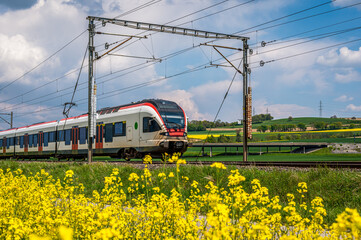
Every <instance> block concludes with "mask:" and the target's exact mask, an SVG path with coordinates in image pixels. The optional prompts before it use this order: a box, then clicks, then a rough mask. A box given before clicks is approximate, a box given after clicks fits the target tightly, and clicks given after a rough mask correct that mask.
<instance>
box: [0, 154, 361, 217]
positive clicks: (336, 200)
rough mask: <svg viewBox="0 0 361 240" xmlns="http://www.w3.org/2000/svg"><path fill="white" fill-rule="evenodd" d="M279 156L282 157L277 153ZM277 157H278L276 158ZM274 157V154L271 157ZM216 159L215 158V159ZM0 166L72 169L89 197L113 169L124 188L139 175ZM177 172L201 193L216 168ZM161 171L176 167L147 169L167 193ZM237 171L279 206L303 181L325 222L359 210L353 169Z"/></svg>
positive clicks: (360, 187)
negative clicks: (323, 209)
mask: <svg viewBox="0 0 361 240" xmlns="http://www.w3.org/2000/svg"><path fill="white" fill-rule="evenodd" d="M279 156H282V154H281V155H279ZM279 156H278V157H279ZM274 157H275V156H274ZM218 160H219V159H218ZM0 168H1V169H3V170H5V171H6V169H8V168H9V169H11V170H16V169H18V168H20V169H22V170H23V171H24V174H25V175H27V176H29V175H31V173H35V172H38V171H40V170H41V169H45V170H46V171H47V172H49V173H50V174H51V175H52V176H53V177H54V178H55V179H57V178H60V179H63V178H64V176H65V171H66V170H69V169H71V170H73V171H74V177H75V178H76V180H75V182H76V183H80V182H81V183H83V184H84V186H85V194H86V195H87V196H90V195H91V194H92V191H93V190H97V191H100V190H101V189H102V188H103V186H104V184H103V181H104V177H106V176H109V175H110V173H111V171H112V169H113V168H118V169H119V170H120V177H121V178H122V182H123V184H124V189H127V187H128V186H129V185H130V183H129V181H128V180H127V179H128V176H129V174H130V173H132V172H135V173H137V174H138V175H140V174H142V170H141V169H136V168H132V167H130V166H119V165H114V164H100V163H97V164H91V165H87V164H79V163H75V164H73V163H72V164H70V163H57V164H54V163H53V164H50V163H22V162H12V161H0ZM235 168H236V167H235V166H228V167H227V170H224V171H221V174H219V175H218V176H219V179H218V180H219V181H220V186H221V187H225V188H226V187H227V181H226V180H227V176H228V175H229V172H230V170H232V169H235ZM180 170H181V171H180V174H181V175H183V176H188V177H189V179H190V180H189V181H188V182H186V183H184V182H182V183H181V186H182V193H183V194H184V195H185V196H188V195H189V193H190V183H191V182H192V181H193V180H195V181H197V182H199V183H200V185H201V186H203V187H201V188H200V189H201V192H205V191H206V189H205V188H204V186H205V184H207V182H208V181H210V180H214V179H216V175H217V174H216V169H214V168H211V167H209V166H191V165H189V166H188V165H186V166H181V168H180ZM162 171H164V172H165V173H166V174H167V175H168V174H169V173H170V172H171V171H173V172H175V171H176V169H175V167H174V165H173V166H167V167H165V169H163V168H158V169H154V170H151V173H152V178H153V184H154V187H155V186H159V187H160V189H161V192H162V193H164V194H168V195H169V194H170V192H171V191H170V190H171V189H172V188H174V187H176V184H175V181H174V180H173V181H167V182H165V183H164V184H159V182H158V180H157V175H158V173H160V172H162ZM239 171H240V173H241V174H242V175H243V176H245V177H246V181H245V182H244V184H243V186H244V188H245V190H246V191H248V192H250V191H251V189H252V188H251V184H250V182H251V181H252V180H253V179H255V178H257V179H259V180H260V181H261V184H262V185H263V186H265V187H267V188H268V189H269V193H270V196H271V197H273V196H275V195H279V196H280V201H281V204H282V205H283V206H285V205H286V202H287V201H286V194H287V193H293V194H295V195H296V197H297V196H298V195H297V191H296V189H297V184H298V183H299V182H307V183H308V188H309V192H308V193H307V198H308V201H310V200H311V199H313V198H314V197H316V196H320V197H322V198H323V199H324V201H325V202H324V204H325V207H326V209H327V211H328V215H327V216H326V218H325V221H326V223H331V222H332V221H334V220H335V218H336V216H337V214H339V213H341V212H342V211H344V209H345V208H346V207H349V208H357V209H358V210H359V211H360V204H361V194H360V191H361V174H360V172H356V171H349V170H333V169H326V168H319V169H307V170H282V169H276V168H274V169H273V168H268V169H267V170H259V169H257V168H252V167H251V168H240V169H239Z"/></svg>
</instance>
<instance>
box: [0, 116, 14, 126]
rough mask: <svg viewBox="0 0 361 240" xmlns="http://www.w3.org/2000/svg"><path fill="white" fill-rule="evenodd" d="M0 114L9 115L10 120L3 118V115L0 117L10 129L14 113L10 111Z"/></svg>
mask: <svg viewBox="0 0 361 240" xmlns="http://www.w3.org/2000/svg"><path fill="white" fill-rule="evenodd" d="M0 115H7V116H10V122H9V121H8V120H6V119H5V118H3V117H0V119H2V120H3V121H4V122H6V123H7V124H9V125H10V129H11V128H13V119H14V114H13V112H11V113H0Z"/></svg>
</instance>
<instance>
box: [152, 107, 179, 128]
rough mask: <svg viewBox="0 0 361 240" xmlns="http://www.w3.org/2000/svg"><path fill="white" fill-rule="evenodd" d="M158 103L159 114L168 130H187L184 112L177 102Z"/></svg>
mask: <svg viewBox="0 0 361 240" xmlns="http://www.w3.org/2000/svg"><path fill="white" fill-rule="evenodd" d="M156 101H157V102H156V103H157V104H156V105H157V108H158V111H159V114H160V115H161V117H162V118H163V121H164V124H165V126H166V127H167V128H168V129H184V128H185V119H184V112H183V110H182V109H181V108H180V107H179V106H178V105H177V104H176V103H175V102H171V101H166V100H156Z"/></svg>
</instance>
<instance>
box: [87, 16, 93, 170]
mask: <svg viewBox="0 0 361 240" xmlns="http://www.w3.org/2000/svg"><path fill="white" fill-rule="evenodd" d="M94 28H95V25H94V21H93V20H92V19H90V20H89V29H88V30H89V68H88V69H89V72H88V77H89V79H88V163H91V162H92V160H93V136H94V127H95V126H94V119H93V118H94V109H93V108H94V106H93V104H94V76H93V74H94V66H93V62H94Z"/></svg>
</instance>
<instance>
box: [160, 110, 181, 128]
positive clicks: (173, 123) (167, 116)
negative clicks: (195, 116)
mask: <svg viewBox="0 0 361 240" xmlns="http://www.w3.org/2000/svg"><path fill="white" fill-rule="evenodd" d="M181 114H182V115H180V114H175V113H163V114H161V116H162V118H163V121H164V123H165V126H166V127H167V128H168V129H170V128H172V129H183V128H184V115H183V112H182V113H181Z"/></svg>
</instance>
